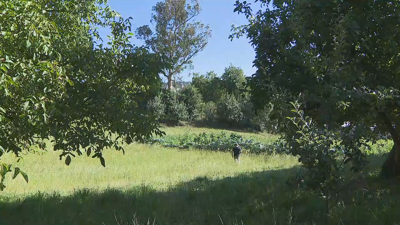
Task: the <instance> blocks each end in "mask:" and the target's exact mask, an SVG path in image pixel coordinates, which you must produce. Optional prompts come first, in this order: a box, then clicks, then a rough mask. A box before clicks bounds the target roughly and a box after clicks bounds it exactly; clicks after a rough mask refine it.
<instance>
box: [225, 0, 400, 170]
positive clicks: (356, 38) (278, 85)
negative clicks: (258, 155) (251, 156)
mask: <svg viewBox="0 0 400 225" xmlns="http://www.w3.org/2000/svg"><path fill="white" fill-rule="evenodd" d="M260 2H261V4H262V5H264V6H266V5H268V4H270V3H271V1H266V0H261V1H260ZM399 10H400V2H398V1H383V0H382V1H374V0H363V1H335V0H327V1H273V8H268V7H265V9H263V10H259V11H258V12H256V13H254V14H253V13H252V10H251V6H250V3H247V2H240V1H237V2H236V8H235V11H236V12H239V13H243V14H244V15H245V16H246V18H247V19H248V20H249V24H247V25H245V26H242V27H238V28H234V34H233V35H232V36H231V38H233V37H235V36H240V35H242V34H246V35H247V37H248V38H249V39H250V41H251V43H252V45H253V46H254V47H255V50H256V59H255V61H254V65H255V66H256V67H257V68H258V70H257V72H256V74H255V75H254V76H253V77H252V79H251V84H250V85H251V87H252V98H253V102H254V103H256V105H258V106H260V107H262V106H263V105H265V104H266V103H269V102H273V103H274V111H275V115H277V116H279V117H280V118H281V120H280V121H281V127H282V130H281V131H282V132H283V133H286V134H289V133H293V132H292V131H293V129H294V128H293V126H289V125H288V123H287V121H286V122H285V120H286V119H284V118H286V117H287V116H288V115H290V114H291V112H290V109H291V107H288V104H287V103H288V102H290V101H292V102H295V101H296V100H297V101H299V103H301V104H302V105H303V107H302V108H300V109H299V110H300V111H299V113H300V114H302V113H304V114H305V115H304V116H305V117H307V116H309V117H310V119H312V121H313V124H315V125H316V127H315V128H313V129H321V130H326V129H328V131H329V132H330V134H332V135H333V134H334V136H335V139H338V140H339V141H341V143H342V146H343V147H344V150H343V152H344V155H345V156H344V157H345V159H346V162H352V163H353V165H354V167H353V169H354V170H356V169H357V167H358V166H359V165H362V163H361V162H362V161H363V159H364V156H363V154H362V152H360V147H361V146H362V145H368V144H369V141H372V142H374V141H376V140H377V139H378V134H379V133H389V134H390V135H391V137H392V140H393V142H394V146H393V149H392V151H391V152H390V154H389V156H388V158H387V160H386V162H385V163H384V165H383V166H382V175H385V176H389V177H393V176H398V175H400V138H399V126H398V124H399V122H400V117H398V112H399V110H400V95H399V94H400V91H399V90H400V70H399V69H398V68H399V66H400V61H399V56H398V55H399V54H398V53H399V52H400V47H399V46H400V41H399V40H400V38H399V37H400V27H398V21H399V20H400V14H399V13H400V11H399ZM347 122H348V123H347ZM344 123H347V124H348V125H349V126H343V127H342V125H343V124H344ZM371 127H375V129H373V130H371ZM290 129H292V130H290ZM299 135H300V134H299ZM298 137H299V136H298ZM289 141H290V140H289ZM294 142H295V140H293V143H294ZM299 142H301V143H303V144H307V142H302V141H299ZM297 146H298V145H297ZM323 146H324V147H326V148H329V147H330V146H329V145H327V144H326V143H325V144H324V145H323ZM292 147H293V149H294V148H295V147H296V146H295V144H293V145H292ZM297 149H299V148H297ZM300 149H305V148H300ZM320 152H321V153H322V152H326V151H325V150H324V151H323V150H322V149H321V151H320ZM295 154H297V155H300V156H302V157H301V158H300V161H301V162H303V164H306V163H309V162H310V159H311V158H312V157H313V156H310V155H306V154H305V153H304V152H302V151H297V152H296V153H295ZM303 156H304V157H303ZM332 157H333V156H332ZM335 157H336V156H335Z"/></svg>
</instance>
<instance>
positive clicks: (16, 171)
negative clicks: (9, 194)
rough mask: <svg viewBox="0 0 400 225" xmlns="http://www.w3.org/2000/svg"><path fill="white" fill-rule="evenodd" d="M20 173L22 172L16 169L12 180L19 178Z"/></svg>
mask: <svg viewBox="0 0 400 225" xmlns="http://www.w3.org/2000/svg"><path fill="white" fill-rule="evenodd" d="M19 172H20V169H19V168H18V167H15V169H14V175H13V177H12V179H15V178H16V177H17V176H18V174H19Z"/></svg>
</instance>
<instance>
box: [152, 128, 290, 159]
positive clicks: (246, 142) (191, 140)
mask: <svg viewBox="0 0 400 225" xmlns="http://www.w3.org/2000/svg"><path fill="white" fill-rule="evenodd" d="M146 142H147V143H149V144H159V145H162V146H163V147H168V148H181V149H190V148H194V149H199V150H211V151H223V152H226V151H231V150H232V147H233V146H234V145H235V143H238V144H239V145H240V146H241V147H242V149H243V152H245V153H248V154H279V153H286V154H287V153H288V152H287V145H286V143H285V142H284V141H282V140H281V139H279V140H277V141H272V142H265V143H262V142H257V141H255V140H253V139H244V138H243V137H242V136H241V135H238V134H234V133H231V134H229V135H228V134H227V133H225V132H221V133H217V134H214V133H211V134H210V133H201V134H196V135H184V136H165V137H163V138H150V139H148V140H146Z"/></svg>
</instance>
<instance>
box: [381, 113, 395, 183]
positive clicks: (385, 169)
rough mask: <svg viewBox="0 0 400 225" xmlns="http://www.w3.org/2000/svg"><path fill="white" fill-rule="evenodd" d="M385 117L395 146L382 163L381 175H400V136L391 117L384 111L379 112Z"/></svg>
mask: <svg viewBox="0 0 400 225" xmlns="http://www.w3.org/2000/svg"><path fill="white" fill-rule="evenodd" d="M379 114H380V116H381V118H382V119H383V121H384V123H385V125H386V128H387V129H388V130H389V133H390V136H391V137H392V140H393V148H392V150H391V151H390V153H389V155H388V157H387V159H386V161H385V162H384V163H383V165H382V169H381V173H380V175H381V177H384V178H393V177H397V176H400V137H399V135H398V134H397V130H396V128H395V127H393V125H392V122H391V121H390V119H389V117H388V116H387V115H386V114H385V113H383V112H380V113H379Z"/></svg>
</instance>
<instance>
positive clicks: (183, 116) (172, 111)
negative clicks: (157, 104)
mask: <svg viewBox="0 0 400 225" xmlns="http://www.w3.org/2000/svg"><path fill="white" fill-rule="evenodd" d="M162 101H163V102H164V104H165V117H164V120H167V121H169V122H173V123H179V122H180V121H187V120H188V119H189V115H188V112H187V108H186V106H185V104H184V103H182V102H179V100H178V94H177V93H175V92H172V91H168V90H164V91H163V94H162Z"/></svg>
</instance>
